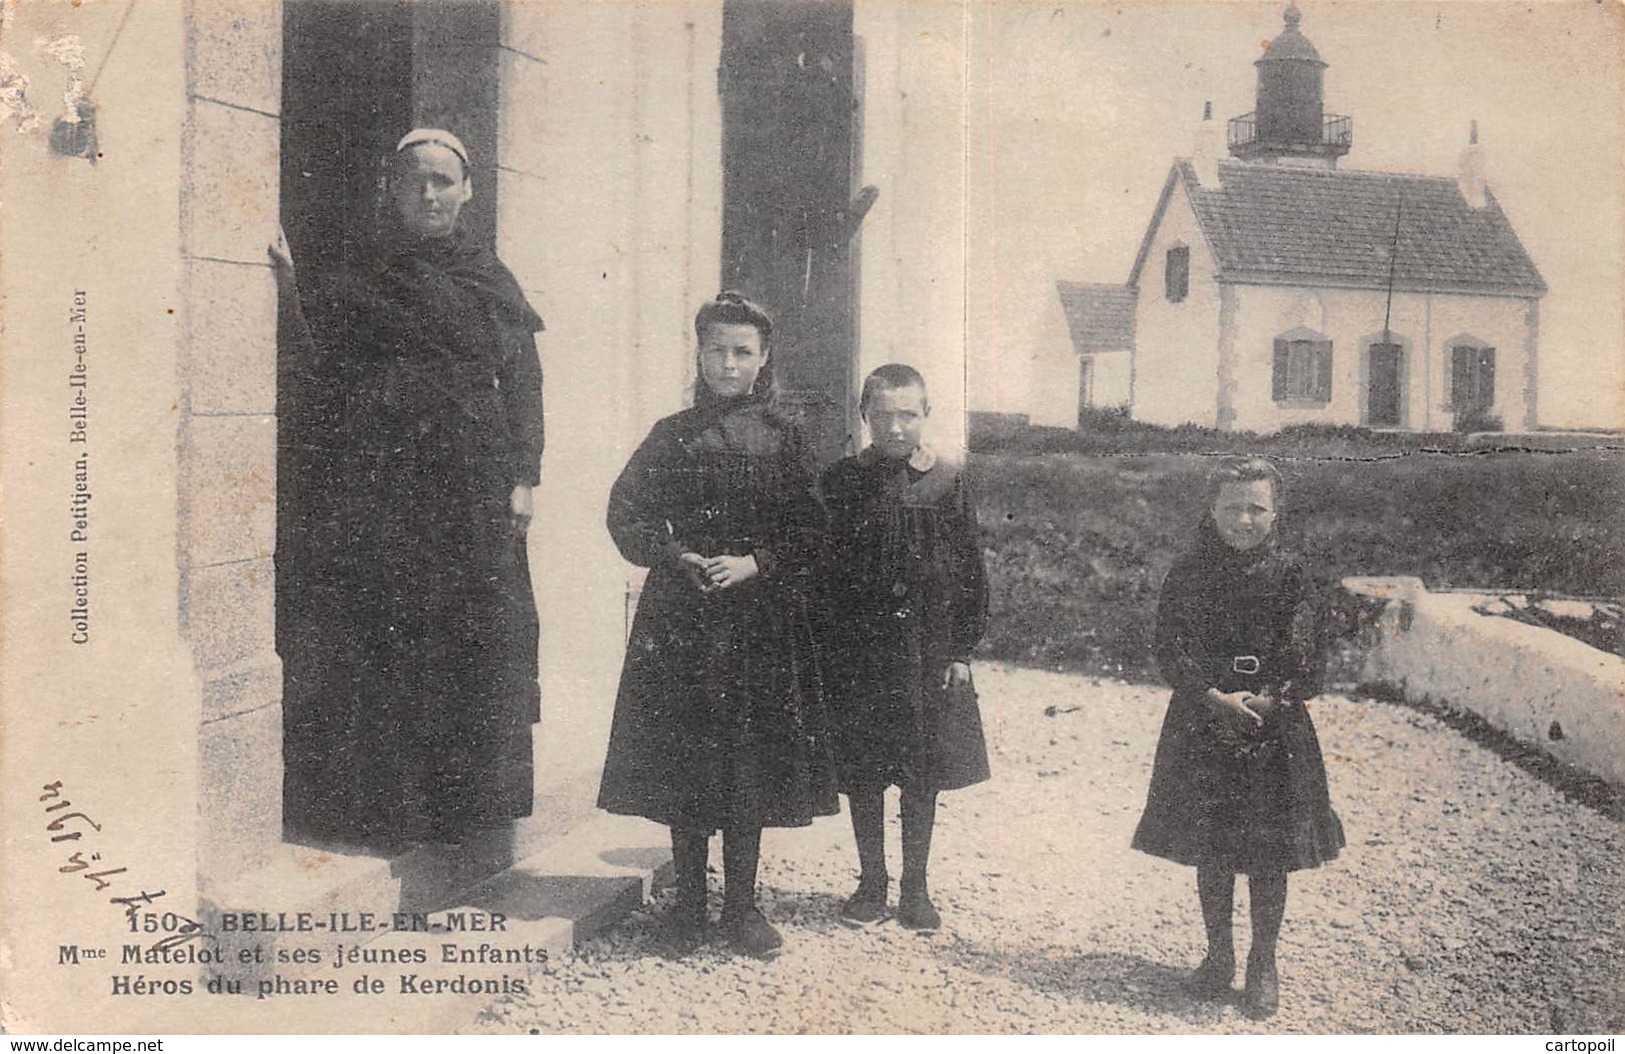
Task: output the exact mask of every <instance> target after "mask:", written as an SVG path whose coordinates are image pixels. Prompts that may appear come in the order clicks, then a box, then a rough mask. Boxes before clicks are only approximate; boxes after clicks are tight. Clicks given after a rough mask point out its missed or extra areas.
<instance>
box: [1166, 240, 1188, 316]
mask: <svg viewBox="0 0 1625 1054" xmlns="http://www.w3.org/2000/svg"><path fill="white" fill-rule="evenodd" d="M1162 283H1163V292H1164V293H1165V294H1166V295H1167V297H1168V299H1169V300H1170V301H1172V302H1174V303H1178V302H1179V301H1181V300H1183V299H1185V296H1186V294H1187V293H1189V292H1190V285H1191V251H1190V249H1189V248H1187V247H1186V246H1183V245H1176V246H1174V247H1173V248H1172V249H1169V250H1168V257H1167V260H1166V262H1165V264H1164V267H1163V275H1162Z"/></svg>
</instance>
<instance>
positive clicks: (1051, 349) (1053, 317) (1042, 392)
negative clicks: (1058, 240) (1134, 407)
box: [976, 291, 1128, 428]
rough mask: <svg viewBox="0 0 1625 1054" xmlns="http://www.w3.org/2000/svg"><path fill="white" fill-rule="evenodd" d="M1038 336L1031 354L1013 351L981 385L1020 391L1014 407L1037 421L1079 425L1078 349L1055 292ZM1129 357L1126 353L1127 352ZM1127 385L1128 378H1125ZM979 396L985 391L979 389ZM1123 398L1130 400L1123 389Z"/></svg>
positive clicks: (1050, 298) (1124, 400)
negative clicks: (988, 381) (993, 375)
mask: <svg viewBox="0 0 1625 1054" xmlns="http://www.w3.org/2000/svg"><path fill="white" fill-rule="evenodd" d="M1036 330H1037V336H1036V339H1035V340H1034V342H1033V344H1034V346H1033V347H1032V349H1031V351H1030V353H1029V354H1027V355H1009V356H1006V357H1004V358H1001V359H1000V361H999V370H998V377H997V378H995V379H993V383H991V384H989V383H986V382H985V381H983V380H978V382H977V386H978V388H984V387H992V388H993V389H994V393H995V394H996V393H998V392H1000V391H1002V392H1004V393H1006V394H1007V395H1014V394H1015V393H1020V394H1021V398H1019V399H1016V400H1014V401H1013V405H1012V406H1011V409H1014V410H1018V411H1021V412H1023V413H1025V414H1027V415H1028V419H1029V420H1030V421H1031V422H1032V423H1033V424H1035V425H1049V426H1051V427H1054V428H1076V427H1077V425H1078V352H1077V346H1076V345H1075V344H1073V343H1072V332H1071V330H1070V329H1068V327H1067V323H1066V310H1065V308H1063V307H1062V306H1061V298H1060V297H1058V296H1056V295H1055V294H1054V293H1053V291H1052V292H1051V294H1050V296H1049V298H1048V300H1047V302H1046V304H1045V307H1044V311H1043V317H1042V318H1041V319H1039V324H1038V326H1037V327H1036ZM1123 357H1124V358H1127V355H1126V354H1125V355H1124V356H1123ZM1124 383H1125V386H1126V384H1127V380H1126V378H1125V381H1124ZM976 395H977V396H978V397H980V396H982V395H983V392H981V391H978V392H977V393H976ZM1121 401H1122V402H1127V401H1128V393H1127V391H1125V392H1124V393H1123V398H1122V400H1121Z"/></svg>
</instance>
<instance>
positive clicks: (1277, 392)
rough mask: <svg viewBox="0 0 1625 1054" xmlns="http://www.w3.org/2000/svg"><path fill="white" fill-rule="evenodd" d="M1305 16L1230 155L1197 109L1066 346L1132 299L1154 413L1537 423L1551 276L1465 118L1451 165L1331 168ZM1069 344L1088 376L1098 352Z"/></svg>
mask: <svg viewBox="0 0 1625 1054" xmlns="http://www.w3.org/2000/svg"><path fill="white" fill-rule="evenodd" d="M1298 21H1299V16H1298V13H1297V10H1296V8H1288V10H1287V15H1286V26H1285V28H1284V30H1283V31H1282V33H1281V34H1280V35H1279V36H1278V37H1276V39H1275V40H1274V41H1273V42H1272V43H1271V44H1270V47H1269V48H1268V50H1267V51H1266V53H1265V54H1264V56H1263V57H1262V58H1261V59H1259V60H1258V62H1257V63H1256V65H1257V66H1258V101H1257V109H1256V111H1255V113H1251V114H1247V115H1244V116H1242V117H1237V118H1234V119H1232V120H1231V121H1230V122H1229V135H1228V140H1229V152H1230V153H1231V154H1232V155H1234V157H1235V158H1236V160H1231V161H1222V162H1221V161H1219V160H1218V157H1217V153H1218V151H1217V143H1216V142H1215V139H1216V137H1217V126H1216V125H1215V124H1214V122H1212V121H1211V120H1210V119H1204V122H1203V125H1204V127H1203V128H1202V129H1201V130H1200V131H1199V134H1198V140H1197V149H1196V151H1195V153H1194V156H1193V157H1192V158H1189V159H1180V160H1177V161H1176V162H1175V163H1174V165H1173V167H1172V168H1171V170H1170V171H1169V174H1168V178H1167V181H1166V183H1165V184H1164V186H1163V190H1162V194H1161V197H1160V198H1159V199H1158V202H1157V205H1156V209H1155V211H1154V212H1153V214H1152V216H1151V219H1150V222H1149V224H1148V225H1147V228H1146V231H1145V235H1144V238H1143V240H1142V242H1141V245H1140V250H1139V253H1138V255H1137V256H1136V258H1135V260H1134V265H1133V268H1132V270H1131V272H1130V274H1129V279H1128V281H1127V283H1125V285H1124V286H1123V287H1121V293H1120V294H1119V295H1118V296H1117V297H1115V298H1112V297H1109V296H1107V295H1106V293H1104V292H1102V291H1101V290H1100V289H1099V288H1098V287H1096V289H1095V291H1094V292H1093V293H1091V295H1090V297H1089V298H1088V300H1087V301H1086V302H1079V301H1077V300H1076V297H1074V302H1073V303H1072V304H1070V305H1069V307H1068V310H1069V321H1072V319H1071V317H1070V316H1072V315H1078V316H1080V317H1079V318H1078V319H1077V320H1076V321H1074V322H1073V332H1074V337H1075V343H1076V335H1077V334H1078V333H1079V332H1080V331H1083V330H1101V329H1112V328H1116V329H1119V330H1120V329H1122V328H1123V327H1122V326H1121V325H1115V327H1114V324H1113V323H1112V321H1111V316H1112V315H1113V313H1114V312H1119V311H1121V310H1122V308H1121V305H1122V303H1123V302H1125V301H1128V300H1132V302H1133V304H1134V308H1133V326H1132V341H1133V350H1132V353H1131V354H1130V355H1129V357H1128V358H1129V362H1130V363H1131V368H1130V371H1129V372H1130V382H1129V383H1130V393H1129V398H1128V400H1127V401H1128V402H1129V404H1130V406H1131V408H1132V413H1133V416H1134V417H1135V418H1136V419H1138V420H1143V421H1148V422H1152V423H1155V424H1161V425H1178V424H1184V423H1193V424H1197V425H1202V426H1205V427H1210V428H1222V429H1239V430H1248V431H1258V432H1272V431H1275V430H1277V429H1280V428H1283V427H1287V426H1291V425H1297V424H1327V425H1364V426H1369V427H1373V428H1393V429H1408V430H1413V431H1443V430H1449V429H1451V428H1453V427H1457V426H1458V425H1460V426H1463V427H1475V428H1479V429H1483V430H1498V429H1505V430H1507V431H1515V432H1516V431H1526V430H1530V429H1533V428H1534V427H1536V424H1537V421H1538V417H1537V407H1536V398H1535V393H1536V390H1537V377H1538V368H1539V360H1538V349H1539V335H1540V301H1541V298H1542V296H1543V295H1544V294H1545V292H1546V285H1545V283H1544V282H1543V281H1542V279H1541V276H1540V273H1539V272H1538V271H1537V269H1536V268H1535V265H1534V263H1533V262H1532V261H1531V260H1530V258H1529V255H1528V254H1527V253H1526V252H1525V251H1524V248H1523V246H1522V245H1521V243H1520V242H1519V240H1518V237H1517V234H1516V233H1515V232H1514V231H1513V229H1512V225H1511V223H1510V222H1509V221H1508V219H1507V217H1506V215H1505V213H1503V212H1502V210H1501V208H1500V206H1499V205H1498V204H1497V202H1496V200H1495V195H1494V194H1493V193H1492V192H1491V190H1490V188H1489V187H1488V186H1487V185H1486V183H1485V179H1484V164H1483V158H1482V156H1481V154H1480V152H1479V147H1478V144H1477V130H1476V127H1475V128H1474V129H1473V131H1472V134H1471V136H1470V141H1469V144H1468V146H1467V148H1466V150H1465V151H1464V153H1463V155H1462V163H1461V171H1460V173H1459V175H1457V176H1456V177H1454V178H1434V177H1424V176H1413V175H1398V174H1391V173H1381V172H1360V171H1349V170H1339V169H1338V168H1337V161H1338V159H1339V158H1340V157H1341V156H1342V155H1343V154H1345V153H1347V151H1348V149H1349V147H1350V146H1351V145H1352V142H1353V122H1352V119H1350V118H1348V117H1344V116H1339V115H1336V114H1327V113H1325V112H1324V111H1323V108H1322V100H1321V78H1322V73H1323V71H1324V68H1325V63H1324V62H1323V61H1322V60H1321V59H1320V56H1319V54H1318V53H1317V52H1316V50H1315V48H1314V47H1313V45H1311V44H1310V43H1309V41H1308V40H1307V39H1305V38H1304V36H1303V35H1302V33H1301V32H1299V30H1298ZM1061 292H1062V297H1063V300H1066V298H1067V296H1068V292H1067V288H1066V286H1065V285H1063V286H1062V290H1061ZM1096 316H1098V317H1096ZM1076 350H1077V351H1078V352H1079V354H1080V357H1081V362H1082V363H1084V365H1083V366H1082V369H1083V370H1085V371H1087V370H1089V369H1090V365H1089V364H1090V363H1092V362H1095V361H1097V360H1099V359H1100V358H1101V356H1100V355H1097V354H1094V353H1093V352H1092V350H1091V349H1088V348H1085V347H1084V346H1082V345H1077V346H1076ZM1099 403H1100V400H1099V399H1098V398H1097V399H1096V404H1097V405H1099Z"/></svg>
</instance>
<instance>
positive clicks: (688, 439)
mask: <svg viewBox="0 0 1625 1054" xmlns="http://www.w3.org/2000/svg"><path fill="white" fill-rule="evenodd" d="M694 332H695V336H696V337H697V339H698V342H699V354H698V358H699V376H698V378H697V379H696V381H695V396H694V406H693V407H692V408H691V409H688V410H684V411H683V412H681V413H677V414H673V415H672V416H671V417H667V418H665V419H664V420H662V421H660V422H658V423H657V424H656V425H655V426H654V428H653V429H652V430H651V431H650V432H649V436H648V438H647V439H645V440H644V441H643V444H642V445H641V446H639V447H638V449H637V451H636V452H635V453H634V454H633V455H632V459H631V460H630V461H629V462H627V465H626V468H625V470H624V471H622V473H621V475H620V478H619V479H618V480H616V482H615V486H614V488H613V489H612V490H611V491H610V498H609V514H608V523H609V531H610V534H611V535H612V536H613V537H614V539H615V544H616V545H617V546H618V547H619V548H620V551H621V555H622V556H624V557H625V558H626V559H627V560H628V561H630V562H631V563H634V564H637V565H639V566H642V567H647V568H649V576H648V579H647V580H646V581H645V583H644V586H643V594H642V597H641V598H640V599H639V601H638V611H637V616H636V619H635V620H634V622H633V625H632V636H631V639H630V641H628V643H627V649H626V662H625V665H624V667H623V668H622V672H621V686H620V692H619V694H618V695H617V697H616V700H615V717H614V722H613V724H612V726H611V729H610V740H609V756H608V757H607V759H606V760H605V762H604V774H603V781H602V784H601V786H600V790H599V794H598V804H599V807H600V808H603V809H606V810H608V811H610V812H613V813H622V814H628V815H634V816H644V817H647V818H649V819H651V820H654V821H656V822H657V823H663V824H666V825H667V826H669V827H670V828H671V841H672V857H673V862H674V864H675V867H676V871H677V899H676V904H675V906H674V907H673V910H672V914H671V916H670V917H669V921H668V936H669V939H670V941H671V943H672V945H673V946H674V950H675V951H678V952H682V951H686V950H688V949H691V948H692V947H693V946H694V945H695V944H697V943H698V942H699V940H700V939H701V937H702V936H703V932H704V928H705V924H706V920H707V916H706V857H707V855H708V851H709V849H708V847H709V842H710V836H711V834H712V832H714V831H717V830H721V831H722V851H723V873H724V877H725V893H724V904H723V924H724V927H725V929H726V932H727V935H728V938H729V939H730V941H731V942H732V943H733V944H734V946H735V947H736V948H738V949H739V950H741V951H744V952H746V953H747V954H751V955H756V956H762V957H765V956H768V955H771V954H773V953H774V952H776V951H777V950H778V949H779V947H780V946H781V944H782V943H783V942H782V939H781V938H780V936H779V934H778V932H777V931H776V930H775V929H774V928H773V926H772V925H771V924H770V923H769V922H768V921H767V919H766V918H765V917H764V916H763V915H762V913H761V911H760V910H759V909H758V908H757V906H756V866H757V861H758V857H759V851H760V845H761V835H762V828H763V827H764V826H767V827H796V826H804V825H806V824H809V823H811V822H812V818H813V817H814V816H819V815H829V814H832V813H835V812H837V811H838V810H839V802H838V800H837V797H836V792H835V780H834V770H833V763H832V761H831V758H830V750H829V741H828V735H827V732H826V729H825V716H824V698H823V686H822V683H821V680H820V674H819V667H818V661H817V656H816V655H815V652H814V647H813V636H812V625H811V622H810V619H809V614H808V608H809V600H808V598H809V595H810V593H811V590H812V586H813V581H814V579H813V576H814V573H815V569H816V567H817V564H818V563H819V561H820V559H821V555H822V552H823V547H824V535H825V523H824V512H823V506H822V505H821V504H820V503H819V500H818V496H817V488H816V478H815V476H814V475H813V467H812V460H811V458H812V449H811V446H810V444H809V443H808V442H807V441H806V438H805V436H804V434H803V432H802V430H801V428H800V427H799V424H798V422H797V421H796V420H795V419H794V418H792V417H790V416H788V415H786V414H785V413H784V412H783V411H782V410H781V409H780V407H779V406H778V401H777V399H776V398H775V395H776V392H775V388H774V384H773V372H772V365H771V363H770V362H769V359H768V352H769V341H770V338H771V336H772V322H771V320H770V319H769V318H768V316H767V315H766V313H765V312H763V311H762V309H761V308H759V307H757V306H756V305H754V304H752V303H751V302H750V301H748V300H745V299H744V298H743V297H741V296H739V295H738V294H734V293H723V294H721V295H720V296H718V297H717V299H716V300H714V301H712V302H711V303H708V304H706V305H705V306H703V307H702V308H701V309H700V311H699V314H698V315H697V316H696V317H695V319H694Z"/></svg>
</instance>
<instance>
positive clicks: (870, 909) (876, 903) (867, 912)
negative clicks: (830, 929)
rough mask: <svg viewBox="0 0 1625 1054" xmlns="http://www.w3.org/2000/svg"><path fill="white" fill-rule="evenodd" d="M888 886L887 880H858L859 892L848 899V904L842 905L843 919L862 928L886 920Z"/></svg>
mask: <svg viewBox="0 0 1625 1054" xmlns="http://www.w3.org/2000/svg"><path fill="white" fill-rule="evenodd" d="M886 886H887V882H886V880H885V879H870V878H860V879H858V889H857V892H855V893H853V894H852V895H851V896H850V897H847V898H846V903H845V904H842V905H841V918H842V919H844V920H845V921H847V922H851V923H856V924H858V925H860V926H869V925H872V924H874V923H876V922H879V921H880V920H881V919H884V918H885V917H886V914H887V910H886Z"/></svg>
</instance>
